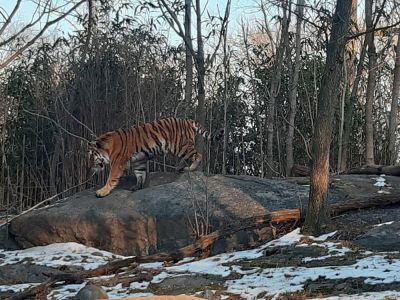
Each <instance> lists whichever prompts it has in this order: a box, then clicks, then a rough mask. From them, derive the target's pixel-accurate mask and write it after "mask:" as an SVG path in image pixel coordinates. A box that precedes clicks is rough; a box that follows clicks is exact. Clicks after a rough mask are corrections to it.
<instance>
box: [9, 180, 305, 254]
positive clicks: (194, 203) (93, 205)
mask: <svg viewBox="0 0 400 300" xmlns="http://www.w3.org/2000/svg"><path fill="white" fill-rule="evenodd" d="M125 181H126V180H125ZM171 181H173V182H171ZM168 182H169V183H168ZM130 185H133V183H131V184H130ZM150 186H151V187H148V188H145V189H143V190H139V191H137V192H131V191H129V190H127V189H124V187H126V182H124V180H123V181H122V184H121V187H122V188H121V187H119V188H117V189H115V190H114V191H113V192H112V193H111V194H110V195H109V196H107V197H105V198H96V197H95V194H94V190H86V191H83V192H80V193H78V194H76V195H74V196H71V197H69V198H67V199H64V200H61V201H59V202H57V203H55V204H53V205H51V206H48V207H45V208H42V209H39V210H35V211H32V212H30V213H27V214H25V215H23V216H20V217H18V218H16V219H15V220H13V221H12V222H11V224H10V228H9V230H10V233H11V235H12V236H13V237H14V240H15V241H16V242H17V243H18V244H19V245H20V246H21V247H24V248H25V247H32V246H39V245H46V244H50V243H55V242H71V241H72V242H79V243H82V244H85V245H88V246H93V247H96V248H100V249H104V250H108V251H112V252H114V253H118V254H123V255H148V254H153V253H155V252H159V251H176V250H177V249H178V248H180V247H183V246H186V245H188V244H190V243H191V242H193V238H194V236H195V234H196V233H200V234H201V233H203V232H204V230H206V228H205V227H204V220H205V219H206V218H209V224H211V226H212V228H211V230H215V229H218V228H219V227H220V226H222V225H224V224H230V223H237V222H238V221H240V219H243V218H247V217H251V216H257V215H262V214H265V213H266V212H268V211H269V210H270V211H273V210H279V209H284V208H297V207H303V208H304V207H307V198H308V187H304V186H301V185H297V184H294V183H289V182H285V181H281V180H272V179H261V178H257V177H251V176H222V175H215V176H210V177H207V176H204V175H203V174H201V173H199V172H192V173H184V174H180V175H177V174H165V173H161V174H153V175H152V176H150ZM195 215H196V216H197V221H196V218H195ZM258 238H260V237H259V236H249V235H245V236H244V237H243V239H245V240H246V239H247V241H244V242H248V243H251V242H252V241H253V242H254V239H258ZM239 242H243V241H234V239H232V243H239ZM231 246H232V247H234V246H235V245H231ZM224 247H228V248H229V245H224ZM225 250H226V249H225Z"/></svg>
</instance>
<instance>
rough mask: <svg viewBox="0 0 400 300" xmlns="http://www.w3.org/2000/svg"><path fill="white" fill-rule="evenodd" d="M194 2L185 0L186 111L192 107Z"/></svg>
mask: <svg viewBox="0 0 400 300" xmlns="http://www.w3.org/2000/svg"><path fill="white" fill-rule="evenodd" d="M191 24H192V0H185V22H184V27H185V39H186V41H187V44H186V43H185V69H186V81H185V104H186V107H185V110H187V108H188V107H189V106H190V102H191V100H192V90H193V57H192V52H191V51H192V49H193V45H192V26H191Z"/></svg>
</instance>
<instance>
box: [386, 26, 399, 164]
mask: <svg viewBox="0 0 400 300" xmlns="http://www.w3.org/2000/svg"><path fill="white" fill-rule="evenodd" d="M399 94H400V32H399V34H398V35H397V46H396V60H395V65H394V70H393V87H392V105H391V110H390V120H389V161H388V164H390V165H394V164H395V163H396V160H397V157H398V153H397V151H396V139H397V126H398V122H397V118H398V105H399Z"/></svg>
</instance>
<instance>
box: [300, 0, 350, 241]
mask: <svg viewBox="0 0 400 300" xmlns="http://www.w3.org/2000/svg"><path fill="white" fill-rule="evenodd" d="M350 14H351V0H337V3H336V10H335V14H334V16H333V20H332V23H333V24H332V30H331V36H330V40H329V42H328V45H327V50H326V52H327V53H326V54H327V57H326V65H325V69H324V73H323V76H322V82H321V89H320V93H319V95H318V114H317V116H318V117H317V119H316V123H315V132H314V136H313V145H312V157H313V158H312V168H311V177H310V183H311V186H310V196H309V197H310V200H309V203H308V210H307V216H306V221H305V224H304V227H303V230H304V231H305V232H307V233H311V234H319V233H320V232H321V231H322V230H323V229H324V228H323V227H324V226H325V225H327V224H328V223H329V212H328V209H327V205H326V198H327V192H328V182H329V152H330V149H329V148H330V144H331V136H332V120H333V114H334V109H335V107H336V103H337V100H338V88H339V84H340V78H341V73H342V68H343V60H344V58H343V53H344V47H345V44H346V36H347V34H348V31H349V23H350Z"/></svg>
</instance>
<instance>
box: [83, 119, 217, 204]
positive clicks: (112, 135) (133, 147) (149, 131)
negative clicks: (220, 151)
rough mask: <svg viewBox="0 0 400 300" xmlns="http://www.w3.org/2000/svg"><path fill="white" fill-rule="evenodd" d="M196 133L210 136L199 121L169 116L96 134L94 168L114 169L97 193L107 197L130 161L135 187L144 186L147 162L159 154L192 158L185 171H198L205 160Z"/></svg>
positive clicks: (92, 148)
mask: <svg viewBox="0 0 400 300" xmlns="http://www.w3.org/2000/svg"><path fill="white" fill-rule="evenodd" d="M196 134H201V135H202V136H203V138H207V139H210V138H211V136H210V134H209V133H208V132H207V131H206V130H205V129H204V128H203V127H202V126H201V125H200V124H199V123H198V122H195V121H193V120H190V119H177V118H166V119H161V120H158V121H154V122H151V123H145V124H143V125H141V126H138V127H132V128H126V129H117V130H115V131H111V132H107V133H105V134H103V135H101V136H99V137H97V138H96V140H95V141H94V142H92V143H90V145H89V160H90V161H89V163H90V165H91V168H92V170H93V171H94V172H98V171H100V170H102V169H103V168H104V166H105V164H111V169H110V173H109V176H108V180H107V183H106V184H105V185H104V186H103V187H102V188H101V189H100V190H98V191H96V196H98V197H104V196H107V195H108V194H109V193H110V192H111V190H112V189H113V188H114V187H115V186H116V185H117V183H118V180H119V178H120V177H121V175H122V173H123V170H124V169H125V166H126V165H127V162H128V161H129V160H130V161H131V164H132V167H133V169H134V173H135V176H136V178H137V184H136V187H135V189H141V188H143V185H144V183H145V180H146V175H147V161H148V160H149V159H152V158H154V156H156V155H158V154H164V153H165V154H166V153H172V154H174V155H175V156H178V157H179V158H181V159H182V160H188V159H190V160H191V162H192V163H191V165H190V166H189V167H185V168H183V170H185V171H193V170H195V169H196V168H197V167H198V166H199V164H200V163H201V160H202V155H201V154H200V153H198V152H197V151H196V149H195V137H196ZM221 134H222V132H221ZM221 134H220V135H221ZM218 137H219V136H217V138H218Z"/></svg>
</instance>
